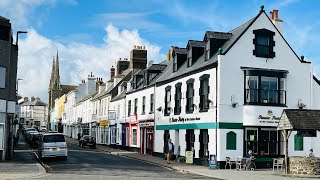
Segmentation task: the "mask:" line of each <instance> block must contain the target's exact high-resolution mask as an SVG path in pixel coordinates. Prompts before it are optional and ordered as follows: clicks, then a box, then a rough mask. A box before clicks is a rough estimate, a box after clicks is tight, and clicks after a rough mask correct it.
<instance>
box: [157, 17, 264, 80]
mask: <svg viewBox="0 0 320 180" xmlns="http://www.w3.org/2000/svg"><path fill="white" fill-rule="evenodd" d="M260 14H261V12H260V13H259V14H258V15H257V16H255V17H254V18H252V19H250V20H249V21H247V22H246V23H244V24H242V25H241V26H239V27H237V28H235V29H233V30H231V31H229V32H227V33H220V35H218V34H219V33H218V32H210V31H207V33H208V34H211V35H216V36H224V37H226V36H228V38H229V40H227V41H226V42H225V43H224V44H223V45H222V47H221V48H222V54H225V53H227V51H228V50H229V49H230V48H231V47H232V46H233V45H234V44H235V43H236V42H237V40H238V39H239V38H240V37H241V36H242V34H243V33H245V31H246V30H247V29H248V28H249V27H250V26H251V24H252V23H253V22H254V21H255V20H256V19H257V18H258V17H259V16H260ZM229 36H230V37H229ZM190 42H195V41H188V44H189V43H190ZM198 42H202V43H203V45H204V42H203V41H198ZM217 56H218V52H216V53H215V54H214V55H213V56H212V57H211V58H210V59H209V60H207V61H205V57H204V54H203V55H202V56H200V57H199V59H198V60H197V61H196V62H195V63H194V64H193V65H192V66H190V67H188V62H187V60H186V61H185V62H184V63H183V64H182V65H181V67H180V68H179V69H178V70H177V71H176V72H174V73H173V72H172V62H171V64H170V66H171V68H167V69H169V70H168V72H167V73H165V74H164V76H162V77H161V78H159V79H158V81H157V84H158V85H161V84H164V83H165V82H166V81H168V80H170V79H174V78H180V77H183V76H184V75H186V74H188V73H191V72H194V71H196V70H199V69H201V68H205V67H208V66H214V64H215V63H216V62H217ZM158 82H159V83H158Z"/></svg>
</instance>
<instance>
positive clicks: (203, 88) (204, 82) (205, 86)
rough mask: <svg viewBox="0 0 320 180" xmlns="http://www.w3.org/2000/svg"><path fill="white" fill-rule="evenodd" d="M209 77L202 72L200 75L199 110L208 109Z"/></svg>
mask: <svg viewBox="0 0 320 180" xmlns="http://www.w3.org/2000/svg"><path fill="white" fill-rule="evenodd" d="M209 77H210V75H209V74H204V75H202V76H201V77H200V89H199V96H200V104H199V110H200V112H206V111H208V109H209V92H210V90H209V89H210V86H209Z"/></svg>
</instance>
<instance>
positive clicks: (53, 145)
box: [38, 133, 68, 159]
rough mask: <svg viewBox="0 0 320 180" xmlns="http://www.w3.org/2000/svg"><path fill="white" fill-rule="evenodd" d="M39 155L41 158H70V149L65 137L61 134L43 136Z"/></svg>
mask: <svg viewBox="0 0 320 180" xmlns="http://www.w3.org/2000/svg"><path fill="white" fill-rule="evenodd" d="M38 155H39V157H40V158H46V157H63V158H64V159H67V158H68V147H67V143H66V141H65V138H64V135H63V134H61V133H50V134H49V133H47V134H43V135H42V137H41V138H40V141H39V146H38Z"/></svg>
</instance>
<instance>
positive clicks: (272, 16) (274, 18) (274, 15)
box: [270, 9, 283, 34]
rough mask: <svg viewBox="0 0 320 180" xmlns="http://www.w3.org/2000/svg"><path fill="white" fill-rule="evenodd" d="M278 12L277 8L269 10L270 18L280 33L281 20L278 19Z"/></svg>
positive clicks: (281, 27)
mask: <svg viewBox="0 0 320 180" xmlns="http://www.w3.org/2000/svg"><path fill="white" fill-rule="evenodd" d="M278 14H279V10H277V9H275V10H273V11H271V12H270V19H271V21H272V23H273V24H274V25H275V26H276V27H277V29H278V30H279V32H280V33H281V34H282V30H283V21H282V20H281V19H279V17H278Z"/></svg>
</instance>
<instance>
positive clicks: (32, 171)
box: [0, 133, 46, 179]
mask: <svg viewBox="0 0 320 180" xmlns="http://www.w3.org/2000/svg"><path fill="white" fill-rule="evenodd" d="M32 152H33V151H32V149H30V148H29V145H28V144H27V143H26V141H25V139H24V137H23V135H22V133H20V134H19V141H18V144H17V145H16V146H15V151H14V158H13V159H12V160H7V161H0V179H30V178H33V177H38V176H41V175H43V174H45V173H46V172H45V169H44V168H43V167H42V166H41V165H40V164H39V163H38V162H37V161H36V160H35V159H33V157H32Z"/></svg>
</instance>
